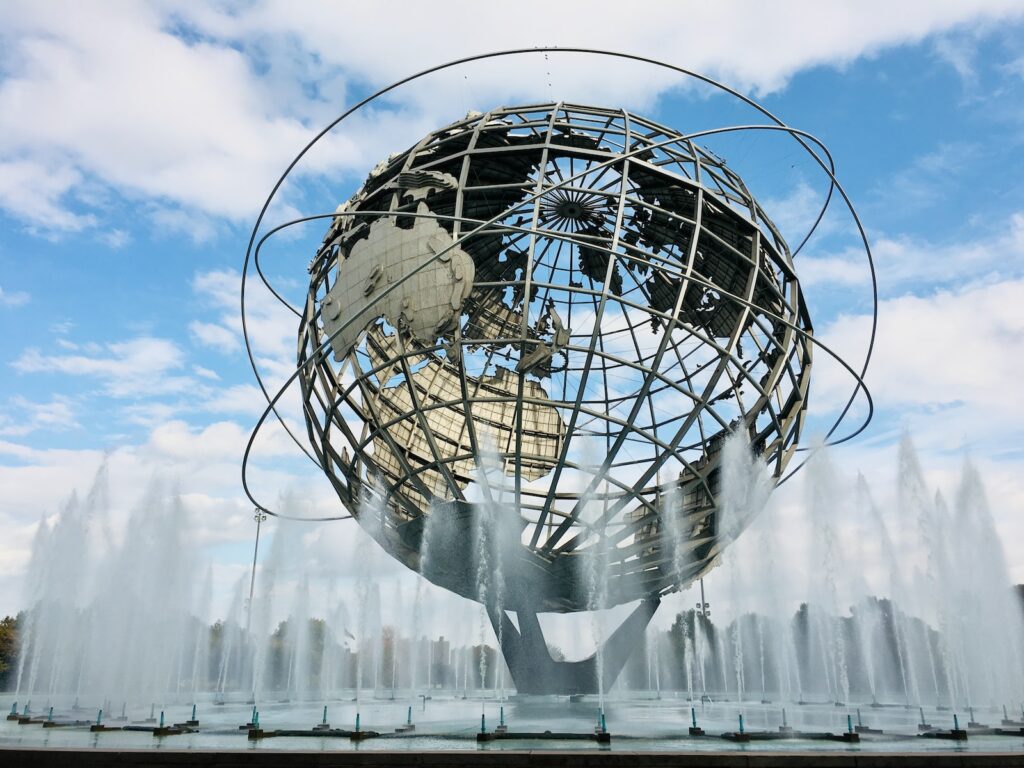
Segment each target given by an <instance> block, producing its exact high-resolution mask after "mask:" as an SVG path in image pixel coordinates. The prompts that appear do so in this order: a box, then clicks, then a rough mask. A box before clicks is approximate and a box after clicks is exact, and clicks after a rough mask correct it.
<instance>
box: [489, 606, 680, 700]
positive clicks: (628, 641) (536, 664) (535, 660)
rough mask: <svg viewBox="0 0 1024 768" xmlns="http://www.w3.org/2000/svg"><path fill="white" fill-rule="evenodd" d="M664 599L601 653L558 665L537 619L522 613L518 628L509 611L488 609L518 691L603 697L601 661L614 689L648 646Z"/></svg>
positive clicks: (636, 614)
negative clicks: (625, 669) (632, 660)
mask: <svg viewBox="0 0 1024 768" xmlns="http://www.w3.org/2000/svg"><path fill="white" fill-rule="evenodd" d="M659 604H660V601H659V600H656V599H655V600H643V601H642V602H641V603H640V605H638V606H637V607H636V609H635V610H634V611H633V612H632V613H631V614H630V615H629V617H628V618H627V619H626V620H625V621H624V622H623V623H622V624H621V625H620V626H619V628H618V629H616V630H615V631H614V632H613V633H612V634H611V635H610V636H609V637H608V639H607V640H606V641H605V642H604V645H603V646H602V648H601V653H600V654H598V653H596V652H595V653H594V654H593V655H591V656H588V657H587V658H585V659H582V660H580V661H555V660H554V659H552V658H551V653H550V652H549V651H548V645H547V642H546V641H545V640H544V633H543V631H542V630H541V627H540V622H539V621H538V619H537V614H536V613H534V612H532V611H516V618H517V619H518V622H519V627H518V629H517V628H516V626H515V624H513V623H512V620H511V619H510V618H509V617H508V615H507V614H506V613H505V612H499V611H497V610H496V609H495V608H494V607H493V606H488V608H487V615H488V616H489V617H490V619H491V625H492V626H493V627H494V633H495V634H496V635H497V636H498V637H500V638H501V652H502V655H503V656H504V657H505V663H506V664H507V665H508V669H509V672H511V674H512V680H513V682H514V683H515V686H516V691H518V692H519V693H526V694H568V695H573V694H581V693H598V687H599V678H598V666H597V665H598V656H599V655H600V659H601V677H600V680H601V682H602V683H603V687H604V690H608V689H609V688H611V687H612V684H613V683H614V682H615V679H616V678H617V677H618V676H619V673H620V672H621V671H622V667H623V666H624V665H625V663H626V659H628V658H629V655H630V654H631V653H632V652H633V651H634V650H635V649H636V648H639V647H642V646H643V641H644V632H645V630H646V629H647V625H648V624H649V623H650V621H651V618H652V617H653V616H654V612H655V611H656V610H658V605H659Z"/></svg>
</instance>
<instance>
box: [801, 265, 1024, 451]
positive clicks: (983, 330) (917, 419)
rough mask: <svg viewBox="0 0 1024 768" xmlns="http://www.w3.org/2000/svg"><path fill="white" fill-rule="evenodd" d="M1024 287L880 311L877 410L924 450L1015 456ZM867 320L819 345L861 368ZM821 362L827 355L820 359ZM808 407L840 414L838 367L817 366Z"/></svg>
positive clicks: (1022, 283) (968, 292)
mask: <svg viewBox="0 0 1024 768" xmlns="http://www.w3.org/2000/svg"><path fill="white" fill-rule="evenodd" d="M1021 306H1024V280H1021V279H1018V280H1008V281H1004V282H997V283H990V284H978V285H970V286H968V287H966V288H964V289H962V290H960V291H958V292H952V291H948V290H944V291H938V292H936V293H934V294H932V295H930V296H913V295H907V296H900V297H897V298H892V299H888V300H885V301H883V302H881V305H880V306H879V313H878V319H879V327H878V338H877V342H876V345H875V352H874V356H873V358H872V362H871V367H870V369H869V371H868V376H867V383H868V386H869V388H870V390H871V393H872V395H873V396H874V398H875V404H876V407H878V408H880V409H883V410H885V411H888V412H890V413H897V414H900V418H899V421H900V422H901V423H902V424H903V425H904V426H906V427H910V428H912V430H913V432H914V434H915V435H916V436H917V440H918V443H919V445H920V446H921V448H922V449H924V450H927V451H928V452H933V451H934V452H938V453H945V452H948V451H959V450H963V449H964V448H969V447H972V446H984V450H985V452H986V453H987V454H989V455H998V454H999V453H1000V452H1002V451H1016V450H1019V447H1020V442H1021V439H1022V437H1024V402H1022V401H1021V400H1020V398H1019V397H1016V389H1017V388H1018V387H1019V384H1020V382H1021V381H1024V313H1021V311H1020V308H1021ZM869 324H870V318H869V317H868V316H867V315H845V316H842V317H840V318H839V319H837V320H836V321H835V322H834V323H832V324H831V325H830V326H828V327H826V328H824V329H823V331H822V333H821V337H822V338H823V339H825V340H826V342H828V343H831V344H832V345H833V346H834V348H836V349H837V350H838V351H839V352H840V354H842V355H843V356H844V358H845V359H846V360H848V361H857V360H860V359H862V356H863V354H864V349H865V345H866V343H867V338H868V329H869ZM819 359H823V356H821V358H819ZM815 363H816V370H815V374H814V382H813V384H812V401H816V402H817V403H818V404H819V405H822V406H825V407H829V408H834V407H835V406H836V405H837V404H839V403H841V402H842V401H843V400H844V399H845V396H846V395H847V394H848V392H849V389H850V382H849V379H848V378H847V377H846V376H845V375H844V374H841V373H840V372H839V370H838V368H837V367H835V366H832V365H827V364H826V365H818V359H816V361H815Z"/></svg>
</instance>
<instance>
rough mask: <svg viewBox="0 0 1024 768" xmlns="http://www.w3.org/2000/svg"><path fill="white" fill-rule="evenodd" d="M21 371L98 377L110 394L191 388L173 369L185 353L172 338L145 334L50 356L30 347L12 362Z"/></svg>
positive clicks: (132, 394)
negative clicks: (84, 350) (91, 350)
mask: <svg viewBox="0 0 1024 768" xmlns="http://www.w3.org/2000/svg"><path fill="white" fill-rule="evenodd" d="M11 365H12V366H13V367H14V369H15V370H16V371H18V372H19V373H59V374H62V375H65V376H86V377H91V378H95V379H97V380H99V381H100V382H102V384H103V386H104V390H105V391H106V393H107V394H108V395H110V396H111V397H121V398H139V397H144V396H151V395H158V394H170V393H176V392H182V391H185V390H187V389H188V387H189V385H190V383H191V379H190V378H188V377H185V376H176V375H174V374H173V371H175V370H178V369H180V368H182V367H183V365H184V354H183V353H182V351H181V348H180V347H178V345H177V344H175V343H174V342H173V341H170V340H168V339H160V338H153V337H147V336H142V337H139V338H135V339H131V340H129V341H122V342H115V343H111V344H107V345H105V346H104V347H103V349H102V351H96V352H95V353H90V354H77V355H49V354H44V353H42V352H40V351H39V350H38V349H28V350H26V351H25V352H23V353H22V354H21V355H20V356H19V357H18V358H17V359H16V360H15V361H14V362H13V363H12V364H11Z"/></svg>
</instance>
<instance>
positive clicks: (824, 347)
mask: <svg viewBox="0 0 1024 768" xmlns="http://www.w3.org/2000/svg"><path fill="white" fill-rule="evenodd" d="M761 127H762V128H770V129H774V128H775V127H773V126H761ZM570 180H571V179H567V180H566V183H568V181H570ZM526 202H528V200H527V201H526ZM374 213H379V214H384V213H387V212H386V211H377V212H375V211H360V212H341V213H337V212H333V213H324V214H316V215H312V216H306V217H301V218H299V219H295V220H294V221H291V222H286V223H284V224H281V225H279V226H277V227H275V228H274V229H272V230H271V231H270V232H268V233H267V234H266V235H264V237H263V238H262V239H261V240H260V243H259V244H258V245H257V252H258V251H259V249H260V248H262V245H263V244H264V243H265V242H266V241H267V240H268V239H269V238H270V237H272V236H273V235H274V234H276V233H277V232H279V231H281V230H283V229H285V228H287V227H289V226H293V225H295V224H299V223H304V222H308V221H313V220H318V219H328V218H338V217H342V216H360V215H363V216H369V215H373V214H374ZM403 215H408V216H410V217H425V218H442V219H454V218H462V220H464V221H469V222H472V223H478V220H473V219H466V218H465V217H451V216H443V215H440V214H418V213H415V212H408V213H407V214H403ZM496 221H497V218H495V219H492V220H490V221H486V222H482V223H479V224H478V226H477V227H476V229H474V230H472V231H471V232H470V233H467V234H466V235H465V236H464V237H470V236H472V235H473V234H475V233H477V232H479V231H480V230H482V229H484V228H486V227H489V226H492V225H494V224H495V222H496ZM496 228H497V229H500V230H503V231H528V230H525V228H522V227H514V226H509V225H498V227H496ZM545 233H546V234H548V235H549V236H551V237H553V238H559V239H566V240H572V238H571V236H569V235H567V234H566V233H561V232H552V231H545ZM455 245H457V243H453V244H452V246H450V247H455ZM445 250H448V249H445ZM443 253H444V251H442V252H440V253H439V254H438V255H437V256H436V257H435V258H438V257H440V256H441V255H443ZM410 276H411V275H410ZM404 279H408V277H407V278H404ZM689 279H691V280H692V281H693V282H694V283H696V284H698V285H705V286H708V287H711V286H714V287H716V288H717V289H718V290H719V292H720V293H721V294H722V295H723V296H725V297H726V298H729V299H731V300H732V301H733V302H735V303H737V304H742V305H746V306H752V305H751V303H750V302H748V301H747V300H746V299H743V298H741V297H739V296H737V295H735V294H732V293H730V292H728V291H725V290H722V289H721V288H720V287H719V286H715V285H714V284H713V283H710V282H709V281H707V280H704V279H702V278H700V277H696V276H692V275H691V276H690V278H689ZM398 285H399V283H396V284H395V285H394V286H393V287H392V288H390V289H387V290H394V289H397V287H398ZM623 303H625V304H630V305H632V302H629V301H628V300H623ZM633 306H637V307H638V308H639V305H633ZM761 312H762V314H764V315H765V316H768V317H771V319H773V320H776V321H777V322H780V323H783V324H784V325H786V326H788V327H789V328H791V329H792V330H793V331H795V332H796V333H797V334H799V335H800V336H801V337H802V338H804V339H805V340H807V341H809V342H810V343H811V344H813V345H815V346H817V347H819V348H821V349H822V350H823V351H824V352H825V353H826V354H828V355H829V356H830V357H832V358H833V359H835V360H836V361H837V362H838V363H839V364H840V365H841V366H842V367H843V368H845V369H846V370H847V372H848V373H850V375H851V376H853V377H854V379H855V381H856V382H857V386H856V391H861V390H863V391H864V394H865V396H866V398H867V400H868V409H869V412H868V416H867V419H866V421H865V423H864V424H863V425H861V427H860V428H859V429H858V431H857V432H859V431H861V430H863V429H864V427H865V426H866V425H867V422H868V421H870V418H871V414H872V413H873V410H874V405H873V401H872V398H871V395H870V392H869V391H868V390H867V387H866V386H865V385H864V382H863V380H862V379H861V377H860V376H859V375H858V373H857V372H856V371H855V370H854V369H853V368H852V367H851V366H850V365H849V364H847V363H846V362H845V361H844V360H843V359H842V358H841V357H840V356H839V355H838V354H837V353H835V352H834V351H833V350H832V349H831V348H830V347H829V346H828V345H826V344H825V343H824V342H822V341H820V340H819V339H817V338H816V337H815V336H813V335H812V334H807V333H806V332H804V331H803V329H801V328H800V327H799V326H796V325H795V324H793V323H790V322H789V321H787V320H785V319H784V318H782V317H780V316H777V315H773V314H772V313H770V312H767V311H765V310H763V309H762V310H761ZM341 330H344V328H341V329H339V330H338V331H336V332H335V333H334V334H331V335H330V336H329V337H327V338H326V339H325V340H324V342H323V343H322V344H321V345H320V346H319V347H318V348H317V349H316V350H315V351H314V353H313V354H312V355H311V356H310V358H309V359H308V360H307V361H306V362H304V363H303V364H301V365H299V366H297V367H296V369H295V370H294V371H293V373H292V375H291V376H290V377H289V379H288V380H287V381H286V382H285V383H284V384H283V385H282V387H281V388H280V390H279V391H278V392H277V393H276V395H275V396H274V398H273V402H271V403H270V404H269V405H268V407H267V408H266V409H265V410H264V412H263V414H262V415H261V417H260V419H259V422H258V423H257V425H256V428H255V430H254V432H253V434H252V436H251V437H250V440H249V443H248V445H247V446H246V451H245V456H244V458H243V481H244V480H245V467H246V466H247V463H248V458H249V455H250V452H251V448H252V445H253V442H254V440H255V437H256V435H257V434H258V433H259V430H260V429H261V427H262V425H263V423H265V420H266V418H267V417H268V416H269V415H270V413H271V412H272V411H273V408H274V406H275V405H276V403H277V401H278V400H279V399H280V398H281V397H282V396H283V395H284V393H285V392H286V391H287V389H288V388H289V387H290V386H291V384H292V383H293V382H294V381H295V379H296V378H297V377H298V376H299V374H300V373H302V372H303V370H304V369H305V368H306V367H307V366H308V365H309V364H310V363H312V362H315V360H316V357H317V356H318V355H320V354H322V353H323V352H324V351H325V350H326V349H327V347H328V345H329V344H330V342H331V340H332V339H333V338H334V336H335V335H337V333H340V332H341ZM702 340H703V341H704V343H706V344H709V345H711V346H714V347H716V348H717V349H719V350H722V348H721V347H720V346H719V345H718V344H717V343H716V342H714V341H712V340H710V339H706V338H704V339H702ZM598 354H603V353H598ZM620 362H623V363H624V364H626V365H631V364H630V363H629V361H625V360H621V361H620ZM636 431H640V432H642V431H641V430H636ZM857 432H855V433H853V434H851V435H849V436H846V437H844V438H843V440H848V439H850V438H851V437H853V436H854V435H855V434H857ZM643 434H645V435H646V433H643ZM647 437H648V439H652V436H650V435H647ZM658 442H659V444H660V441H658ZM836 442H839V441H836ZM666 447H667V446H666ZM677 458H679V459H680V460H681V461H682V462H683V463H684V464H689V462H687V461H685V459H683V457H677ZM794 471H795V470H794ZM791 475H792V472H790V473H788V474H787V475H786V479H788V477H789V476H791ZM612 482H613V483H614V484H616V485H621V484H620V483H618V482H615V481H613V480H612ZM780 482H782V481H780ZM245 485H246V492H247V495H249V497H250V499H251V500H252V501H253V502H254V503H255V504H257V506H261V505H259V502H257V501H256V500H255V499H254V498H253V497H252V495H251V494H249V491H248V486H247V483H245ZM261 508H262V507H261ZM268 511H269V510H268ZM271 514H273V513H271ZM298 519H305V520H310V518H298ZM330 519H339V518H337V517H334V518H330Z"/></svg>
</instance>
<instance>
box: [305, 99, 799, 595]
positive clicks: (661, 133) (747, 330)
mask: <svg viewBox="0 0 1024 768" xmlns="http://www.w3.org/2000/svg"><path fill="white" fill-rule="evenodd" d="M310 273H311V276H312V277H311V282H310V288H309V294H308V299H307V301H306V305H305V312H304V316H303V322H302V327H301V337H300V340H299V341H300V352H299V362H300V365H301V366H302V370H303V376H302V378H301V382H302V387H303V401H304V407H305V414H306V419H307V426H308V430H309V435H310V438H311V440H312V443H313V445H314V448H315V450H316V452H317V454H318V457H319V458H320V460H321V462H322V465H323V467H324V469H325V471H326V472H327V474H328V476H329V477H330V479H331V481H332V482H333V484H334V486H335V488H336V490H337V492H338V494H339V496H340V497H341V499H342V501H343V503H344V504H345V505H346V506H347V507H348V508H349V509H350V511H351V512H352V514H353V515H354V516H356V517H357V518H359V520H360V523H361V524H362V525H363V527H364V528H366V529H367V530H368V531H369V532H370V533H371V534H372V535H373V536H374V537H375V538H376V539H377V540H378V541H379V542H380V543H381V544H382V545H383V546H384V547H385V548H386V549H387V550H388V551H389V552H390V553H391V554H392V555H394V556H395V557H396V558H398V559H399V560H400V561H402V562H403V563H405V564H406V565H408V566H409V567H411V568H414V569H416V570H419V571H420V572H421V573H423V575H424V576H426V577H427V578H428V579H430V580H431V581H433V582H435V583H437V584H439V585H441V586H444V587H447V588H449V589H451V590H453V591H455V592H457V593H459V594H462V595H465V596H467V597H470V598H473V599H477V600H481V601H484V600H485V596H484V595H483V594H482V593H481V591H482V590H483V589H484V588H485V586H486V585H485V582H486V581H487V580H486V579H483V580H482V579H481V578H480V577H479V566H480V564H479V561H478V559H477V558H475V557H473V556H471V554H470V552H471V550H472V548H473V541H474V540H475V538H474V537H476V536H477V534H476V533H475V532H474V531H475V530H476V528H475V526H476V527H479V525H480V524H481V523H480V521H481V519H484V520H485V524H486V525H487V526H488V529H489V531H490V533H489V534H488V535H489V536H490V538H491V540H492V544H491V545H489V546H492V547H496V548H497V549H498V550H500V552H499V553H498V554H499V556H500V558H501V562H502V568H501V572H502V574H503V577H502V582H501V583H500V584H497V585H494V588H495V589H500V590H502V604H503V606H504V607H506V608H510V609H517V608H519V609H523V610H534V611H575V610H583V609H587V608H590V607H594V601H593V599H592V595H588V594H587V590H586V589H585V588H584V587H583V586H581V585H582V584H583V583H584V582H585V581H586V580H585V578H583V576H582V574H583V573H584V570H583V569H585V567H586V565H585V564H586V560H587V555H588V553H594V552H597V551H600V552H601V557H602V559H603V562H604V563H605V567H607V573H608V580H607V584H606V587H605V589H606V591H605V593H604V595H603V598H602V601H601V602H602V604H606V605H612V604H618V603H621V602H625V601H628V600H635V599H638V598H650V597H656V596H657V595H659V594H662V593H664V592H666V591H669V590H672V589H676V588H679V587H681V586H685V585H686V584H687V583H689V582H690V581H692V579H693V578H695V577H696V576H698V575H699V574H700V573H702V572H703V571H704V570H706V568H707V567H708V564H709V563H710V562H711V561H712V560H713V559H714V557H715V556H716V555H717V552H718V550H717V548H716V536H717V533H718V530H717V526H718V519H717V516H716V495H717V493H718V485H719V475H720V463H721V447H722V443H723V439H724V437H725V435H726V434H728V433H730V432H732V431H735V430H742V431H745V432H746V434H747V435H749V440H750V445H751V446H752V448H753V450H754V451H756V452H757V453H759V454H760V455H761V456H763V458H764V460H765V461H766V462H767V465H768V467H769V469H770V472H771V474H772V475H773V476H774V477H776V478H778V477H779V476H780V475H781V474H782V472H783V470H784V468H785V466H786V464H787V462H788V461H789V459H790V458H791V456H792V453H793V451H794V450H795V447H796V442H797V438H798V435H799V432H800V428H801V422H802V417H803V413H804V407H805V400H806V394H807V387H808V382H809V375H810V363H811V339H810V333H811V325H810V320H809V318H808V314H807V311H806V307H805V304H804V301H803V297H802V295H801V292H800V287H799V284H798V281H797V278H796V275H795V273H794V269H793V263H792V258H791V255H790V252H789V249H788V247H787V245H786V243H785V242H784V240H783V238H782V237H781V236H780V234H779V232H778V231H777V230H776V228H775V226H774V225H773V224H772V222H771V220H770V219H769V218H768V216H767V215H766V214H765V212H764V211H763V210H762V209H761V207H760V205H759V204H758V203H757V201H756V200H755V199H754V198H753V196H752V195H751V194H750V192H749V191H748V190H747V188H746V186H745V185H744V183H743V181H742V179H740V177H739V176H738V175H736V173H734V172H733V171H732V170H731V169H730V168H729V167H728V166H727V165H726V164H725V162H724V161H723V160H721V159H720V158H718V157H716V156H715V155H714V154H712V153H710V152H708V151H706V150H704V149H702V148H701V147H699V146H697V145H696V144H694V143H693V142H692V141H690V140H687V139H686V138H684V137H682V136H681V135H680V134H678V133H676V132H675V131H673V130H671V129H669V128H666V127H665V126H662V125H658V124H657V123H655V122H652V121H651V120H647V119H645V118H642V117H638V116H636V115H633V114H630V113H628V112H625V111H623V110H618V109H604V108H598V107H586V106H576V105H572V106H570V105H564V104H559V105H554V104H543V105H531V106H521V107H508V108H501V109H494V110H491V111H490V112H487V113H484V114H480V113H470V114H469V115H467V116H466V118H465V119H463V120H460V121H458V122H456V123H453V124H452V125H449V126H447V127H445V128H442V129H441V130H438V131H435V132H433V133H431V134H429V135H428V136H426V137H424V138H423V139H422V140H421V141H420V142H419V143H417V144H416V145H415V146H413V147H411V148H410V149H408V150H407V151H405V152H402V153H399V154H396V155H392V156H391V157H389V158H388V159H387V160H385V161H384V162H382V163H380V164H379V165H378V166H377V167H376V168H374V170H373V171H372V173H371V174H370V176H369V178H368V179H367V180H366V182H365V184H364V185H363V187H362V188H361V189H360V190H359V191H358V192H357V193H356V194H355V195H354V196H353V197H352V198H351V199H350V200H348V201H347V202H346V203H344V204H343V205H341V206H340V207H339V208H338V211H337V215H336V216H335V218H334V219H333V222H332V225H331V227H330V230H329V231H328V232H327V235H326V238H325V239H324V242H323V246H322V247H321V248H320V249H319V251H318V252H317V254H316V257H315V258H314V259H313V261H312V263H311V265H310ZM321 348H323V349H325V350H327V354H323V353H322V352H318V350H320V349H321ZM488 467H490V470H489V471H488ZM669 499H677V500H678V502H677V503H669ZM368 500H369V501H368ZM485 509H486V510H488V511H487V512H486V515H489V517H486V518H484V517H482V516H483V515H484V514H485V512H483V511H482V510H485ZM368 510H373V511H372V512H371V511H368ZM669 516H671V519H669ZM474 520H475V521H476V522H475V523H474ZM670 528H673V529H674V530H682V531H683V532H684V538H685V540H686V541H687V542H688V543H689V545H688V546H689V553H688V556H687V558H686V568H685V570H684V571H683V572H680V571H679V569H677V568H673V567H672V566H671V564H670V560H672V553H671V552H670V551H669V550H670V549H671V547H670V546H669V544H668V543H667V536H666V531H668V530H669V529H670ZM425 539H427V540H429V542H430V547H429V556H424V557H422V558H421V552H422V551H424V549H423V542H424V540H425ZM493 542H497V544H494V543H493ZM428 560H429V562H427V561H428ZM677 562H678V558H677Z"/></svg>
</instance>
